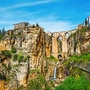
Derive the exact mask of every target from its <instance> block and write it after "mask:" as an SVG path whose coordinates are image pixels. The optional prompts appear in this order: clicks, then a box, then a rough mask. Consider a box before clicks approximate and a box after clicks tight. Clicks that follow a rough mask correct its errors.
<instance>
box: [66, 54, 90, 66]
mask: <svg viewBox="0 0 90 90" xmlns="http://www.w3.org/2000/svg"><path fill="white" fill-rule="evenodd" d="M71 62H76V63H79V62H82V63H84V62H90V53H88V54H82V55H74V56H71V57H70V58H69V59H68V60H67V61H66V62H65V64H66V65H68V64H70V63H71Z"/></svg>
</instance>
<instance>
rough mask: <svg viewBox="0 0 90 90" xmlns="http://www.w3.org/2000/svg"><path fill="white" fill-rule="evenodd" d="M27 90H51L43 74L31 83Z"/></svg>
mask: <svg viewBox="0 0 90 90" xmlns="http://www.w3.org/2000/svg"><path fill="white" fill-rule="evenodd" d="M26 90H51V89H50V88H49V86H48V85H47V83H46V80H45V78H44V77H43V75H42V74H39V75H38V76H37V77H36V78H35V79H32V80H30V81H29V84H28V86H27V89H26Z"/></svg>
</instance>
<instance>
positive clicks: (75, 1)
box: [0, 0, 90, 32]
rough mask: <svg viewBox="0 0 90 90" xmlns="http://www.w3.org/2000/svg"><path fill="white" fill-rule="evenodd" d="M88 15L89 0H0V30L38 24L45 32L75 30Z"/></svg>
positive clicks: (89, 11) (89, 8)
mask: <svg viewBox="0 0 90 90" xmlns="http://www.w3.org/2000/svg"><path fill="white" fill-rule="evenodd" d="M89 15H90V0H0V29H2V28H5V30H9V29H13V24H15V23H19V22H29V23H30V24H36V23H38V24H39V25H40V26H41V27H43V28H44V30H45V31H46V32H58V31H67V30H72V29H75V28H76V26H77V25H78V24H80V23H83V22H84V20H85V18H87V17H88V16H89Z"/></svg>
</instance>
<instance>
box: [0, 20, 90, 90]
mask: <svg viewBox="0 0 90 90" xmlns="http://www.w3.org/2000/svg"><path fill="white" fill-rule="evenodd" d="M87 20H88V19H87ZM75 55H79V56H80V55H81V56H80V57H79V56H75ZM85 55H87V57H88V58H87V59H86V56H85ZM72 57H73V59H72ZM81 57H82V58H81ZM78 58H80V61H78V60H79V59H78ZM84 58H85V59H86V60H83V59H84ZM75 67H77V68H79V69H80V70H81V69H82V71H80V73H79V70H76V68H75ZM74 71H75V72H74ZM83 71H84V73H85V72H86V73H87V72H89V71H90V24H89V23H87V24H84V25H82V24H80V25H78V27H77V28H76V29H74V30H70V31H62V32H50V33H47V32H45V31H44V28H42V27H40V26H39V25H38V24H36V25H29V23H27V22H21V23H17V24H14V29H13V30H8V31H6V33H5V35H4V36H3V37H2V39H1V41H0V90H51V89H52V90H55V87H57V86H58V85H59V84H61V83H62V82H64V80H65V79H66V78H67V77H68V76H69V75H73V76H74V75H77V74H78V75H81V74H82V72H83ZM86 73H85V75H87V74H86ZM87 78H88V79H89V80H90V72H89V75H87ZM52 79H53V80H52ZM35 80H36V81H35ZM34 81H35V82H36V83H35V82H34ZM50 83H53V85H52V84H50ZM31 84H32V85H31ZM29 85H31V86H29ZM35 85H36V86H35ZM38 85H39V86H38ZM37 86H38V88H39V89H36V87H37ZM34 87H35V88H34ZM48 87H50V88H51V89H46V88H48ZM32 88H33V89H32ZM88 90H89V89H88Z"/></svg>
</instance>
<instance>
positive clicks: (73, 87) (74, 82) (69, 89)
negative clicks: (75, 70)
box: [56, 76, 90, 90]
mask: <svg viewBox="0 0 90 90" xmlns="http://www.w3.org/2000/svg"><path fill="white" fill-rule="evenodd" d="M56 90H90V82H89V81H88V80H87V79H86V77H85V76H81V77H78V78H77V77H73V76H69V77H67V78H66V80H65V81H64V82H63V83H62V84H61V85H59V86H58V87H56Z"/></svg>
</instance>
